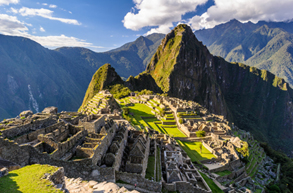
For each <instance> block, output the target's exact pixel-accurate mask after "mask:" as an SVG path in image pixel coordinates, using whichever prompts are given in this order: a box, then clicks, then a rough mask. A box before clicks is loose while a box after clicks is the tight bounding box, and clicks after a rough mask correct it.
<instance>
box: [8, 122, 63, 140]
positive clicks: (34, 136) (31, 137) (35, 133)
mask: <svg viewBox="0 0 293 193" xmlns="http://www.w3.org/2000/svg"><path fill="white" fill-rule="evenodd" d="M62 126H65V123H64V122H63V121H61V122H59V123H55V124H53V125H51V126H48V127H45V128H42V129H38V130H36V131H31V132H29V133H26V134H24V135H21V136H19V137H17V138H16V139H14V141H15V142H17V143H18V144H22V143H27V142H30V141H33V140H35V139H37V138H38V135H40V134H46V133H50V132H52V131H54V130H56V129H58V128H60V127H62Z"/></svg>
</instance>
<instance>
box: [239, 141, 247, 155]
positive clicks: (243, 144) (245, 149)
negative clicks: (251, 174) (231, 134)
mask: <svg viewBox="0 0 293 193" xmlns="http://www.w3.org/2000/svg"><path fill="white" fill-rule="evenodd" d="M241 144H242V147H241V148H236V150H237V151H238V152H239V153H241V155H242V156H243V157H247V156H249V149H248V143H247V142H246V141H241Z"/></svg>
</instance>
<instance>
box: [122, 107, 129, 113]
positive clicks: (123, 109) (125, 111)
mask: <svg viewBox="0 0 293 193" xmlns="http://www.w3.org/2000/svg"><path fill="white" fill-rule="evenodd" d="M122 111H123V114H124V115H128V114H129V108H127V107H123V108H122Z"/></svg>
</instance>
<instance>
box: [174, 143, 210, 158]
mask: <svg viewBox="0 0 293 193" xmlns="http://www.w3.org/2000/svg"><path fill="white" fill-rule="evenodd" d="M176 141H177V143H178V144H179V145H180V146H181V147H182V148H183V150H184V151H185V152H186V153H187V155H188V156H189V157H190V159H191V161H192V162H195V161H201V160H206V159H211V158H215V156H214V155H213V154H212V153H211V152H210V151H209V150H207V149H206V148H205V147H204V146H202V143H201V142H184V141H180V140H176Z"/></svg>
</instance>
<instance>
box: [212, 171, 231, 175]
mask: <svg viewBox="0 0 293 193" xmlns="http://www.w3.org/2000/svg"><path fill="white" fill-rule="evenodd" d="M231 173H232V172H231V171H229V170H224V171H221V172H215V174H218V175H219V176H227V175H229V174H231Z"/></svg>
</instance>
